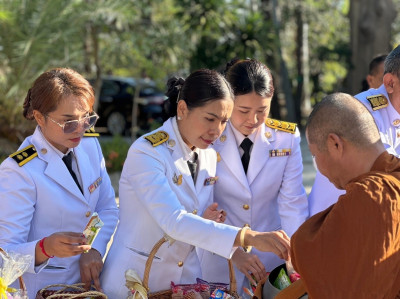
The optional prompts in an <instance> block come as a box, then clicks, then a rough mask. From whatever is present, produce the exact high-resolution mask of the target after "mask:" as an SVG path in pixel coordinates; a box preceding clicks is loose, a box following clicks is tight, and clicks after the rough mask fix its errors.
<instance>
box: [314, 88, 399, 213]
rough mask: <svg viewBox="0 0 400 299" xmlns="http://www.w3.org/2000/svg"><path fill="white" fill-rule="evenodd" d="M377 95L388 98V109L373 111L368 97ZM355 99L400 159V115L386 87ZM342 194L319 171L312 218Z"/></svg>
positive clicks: (315, 182) (385, 143)
mask: <svg viewBox="0 0 400 299" xmlns="http://www.w3.org/2000/svg"><path fill="white" fill-rule="evenodd" d="M376 95H383V96H384V97H385V98H386V100H387V104H388V105H387V107H383V108H379V109H377V110H373V109H372V106H371V103H370V101H369V100H368V99H367V97H371V96H376ZM355 98H356V99H357V100H359V101H360V102H361V103H363V104H364V105H365V106H366V107H367V109H368V110H369V111H370V112H371V114H372V116H373V118H374V120H375V123H376V125H377V127H378V130H379V134H380V136H381V140H382V142H383V144H384V146H385V148H386V150H387V151H388V152H389V153H391V154H393V155H395V156H397V157H400V114H399V113H398V112H397V111H396V110H395V109H394V107H393V105H392V103H391V102H390V100H389V96H388V94H387V92H386V89H385V86H384V85H383V84H382V85H381V86H380V87H379V88H378V89H375V88H371V89H369V90H367V91H364V92H362V93H359V94H357V95H355ZM342 194H344V190H339V189H337V188H336V187H335V186H334V185H333V184H332V183H331V182H330V181H329V180H328V179H327V178H326V177H325V176H324V175H322V174H321V173H320V172H319V171H317V174H316V176H315V181H314V185H313V187H312V190H311V193H310V195H309V198H308V200H309V206H310V216H312V215H315V214H316V213H319V212H321V211H323V210H325V209H327V208H328V207H329V206H331V205H332V204H334V203H336V202H337V200H338V198H339V196H340V195H342Z"/></svg>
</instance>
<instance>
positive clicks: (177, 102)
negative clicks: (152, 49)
mask: <svg viewBox="0 0 400 299" xmlns="http://www.w3.org/2000/svg"><path fill="white" fill-rule="evenodd" d="M168 87H169V89H168V92H167V96H168V97H169V99H168V101H169V105H170V108H169V111H170V118H169V119H168V120H167V121H166V122H165V123H164V124H163V126H162V127H161V128H159V129H157V130H155V131H154V132H151V133H150V134H148V135H146V136H144V137H141V138H139V139H138V140H137V141H136V142H135V143H134V144H133V145H132V146H131V148H130V150H129V153H128V157H127V159H126V161H125V164H124V168H123V171H122V175H121V180H120V188H119V192H120V193H119V194H120V209H121V214H120V222H119V224H118V228H117V231H116V234H115V236H114V242H113V244H112V246H111V249H110V252H109V253H108V256H107V259H106V262H105V266H104V270H103V273H102V276H101V282H102V286H103V288H104V291H105V293H106V294H107V295H108V296H109V298H111V299H118V298H125V297H126V296H127V294H128V289H127V288H126V286H125V277H124V274H125V271H126V270H128V269H134V270H136V272H137V273H138V275H139V276H140V277H141V278H143V273H144V270H145V263H146V260H147V258H148V254H149V253H150V251H151V250H152V248H153V246H154V245H155V244H156V242H158V241H159V240H160V239H161V238H163V237H164V236H168V238H169V239H170V240H171V241H170V242H168V243H167V244H163V245H162V246H161V248H160V249H159V250H158V252H157V254H156V256H157V258H155V259H154V261H153V264H152V266H151V270H150V278H149V288H150V290H151V292H156V291H160V290H166V289H169V288H170V283H171V281H173V282H174V283H194V282H195V281H196V278H197V277H201V271H200V264H199V260H198V257H197V254H196V250H194V249H195V247H200V248H204V249H206V250H210V251H212V252H214V253H216V254H218V255H220V256H222V257H224V258H225V259H226V258H230V257H231V255H232V253H233V251H234V250H235V249H236V246H238V245H239V244H240V236H242V241H243V242H244V243H245V244H246V245H254V246H256V247H257V248H259V249H260V250H264V251H272V252H274V253H275V254H277V255H279V256H280V257H281V258H285V257H287V249H288V237H287V236H286V234H284V233H283V232H281V231H277V232H271V233H258V232H254V231H251V230H241V229H240V228H237V227H234V226H228V225H225V224H222V223H219V222H218V221H221V220H224V219H223V218H224V213H223V212H222V211H221V210H217V207H216V206H215V204H212V198H213V187H214V186H215V185H217V184H218V178H217V177H216V176H215V171H216V164H217V155H216V153H215V151H214V150H213V149H210V148H208V147H209V145H210V144H211V143H213V142H214V141H215V140H216V139H217V138H218V136H219V135H220V134H221V132H222V131H223V130H224V128H225V125H226V122H227V120H228V119H229V117H230V116H231V113H232V108H233V94H232V91H231V89H230V87H229V84H228V83H227V82H226V80H225V79H224V78H223V77H222V76H221V75H220V74H218V73H217V72H215V71H211V70H199V71H196V72H194V73H192V74H191V75H190V76H189V77H188V78H187V79H186V81H184V80H183V79H179V80H178V79H176V78H174V79H172V80H171V79H170V81H169V82H168ZM188 162H189V163H188ZM193 164H196V165H197V166H195V167H192V166H189V165H193ZM190 167H191V168H192V170H193V171H191V169H190ZM205 218H208V219H214V220H215V221H213V220H208V219H205ZM221 218H222V219H221ZM172 240H174V241H172Z"/></svg>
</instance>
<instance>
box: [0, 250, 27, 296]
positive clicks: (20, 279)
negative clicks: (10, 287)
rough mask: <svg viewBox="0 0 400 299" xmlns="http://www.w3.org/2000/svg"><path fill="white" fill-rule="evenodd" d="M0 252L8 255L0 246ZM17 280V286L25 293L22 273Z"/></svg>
mask: <svg viewBox="0 0 400 299" xmlns="http://www.w3.org/2000/svg"><path fill="white" fill-rule="evenodd" d="M0 252H2V253H3V254H4V255H5V256H8V254H7V252H6V251H4V250H3V249H2V248H1V247H0ZM18 282H19V288H20V289H21V290H23V291H24V293H27V292H26V286H25V282H24V279H23V278H22V275H21V276H20V277H18Z"/></svg>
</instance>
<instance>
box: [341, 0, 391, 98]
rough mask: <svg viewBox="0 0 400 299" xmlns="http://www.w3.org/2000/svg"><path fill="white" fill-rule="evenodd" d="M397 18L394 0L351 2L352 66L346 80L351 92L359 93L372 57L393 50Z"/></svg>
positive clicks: (355, 0)
mask: <svg viewBox="0 0 400 299" xmlns="http://www.w3.org/2000/svg"><path fill="white" fill-rule="evenodd" d="M395 17H396V10H395V6H394V4H393V1H392V0H380V1H375V0H363V1H362V0H351V1H350V13H349V18H350V32H351V33H350V47H351V65H350V69H349V72H348V75H347V79H346V91H347V92H349V93H351V94H356V93H358V92H359V91H360V88H361V82H362V80H363V79H364V78H365V76H366V75H367V74H368V65H369V62H370V61H371V59H372V58H373V57H374V56H376V55H377V54H385V53H388V52H390V50H391V36H392V35H391V33H392V23H393V21H394V19H395Z"/></svg>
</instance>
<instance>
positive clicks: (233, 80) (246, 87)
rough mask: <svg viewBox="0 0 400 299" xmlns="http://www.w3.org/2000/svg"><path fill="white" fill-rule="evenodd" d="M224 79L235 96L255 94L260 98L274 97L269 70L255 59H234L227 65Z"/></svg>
mask: <svg viewBox="0 0 400 299" xmlns="http://www.w3.org/2000/svg"><path fill="white" fill-rule="evenodd" d="M225 78H226V79H227V80H228V82H229V83H230V84H231V87H232V89H233V93H234V94H235V96H238V95H244V94H248V93H252V92H255V93H256V94H258V95H259V96H262V97H272V96H273V95H274V84H273V80H272V76H271V71H270V70H269V68H268V67H267V66H266V65H264V64H262V63H261V62H259V61H257V60H255V59H244V60H239V59H234V60H231V61H230V62H228V63H227V65H226V68H225Z"/></svg>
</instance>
